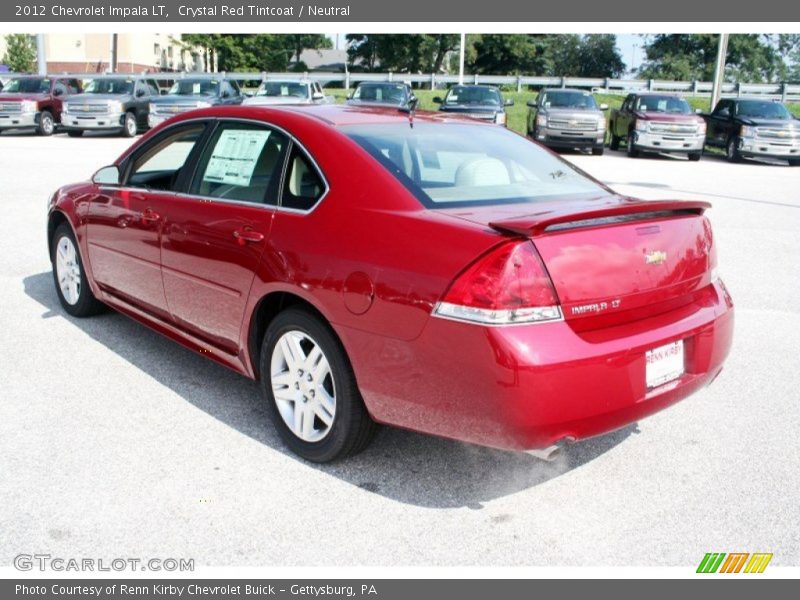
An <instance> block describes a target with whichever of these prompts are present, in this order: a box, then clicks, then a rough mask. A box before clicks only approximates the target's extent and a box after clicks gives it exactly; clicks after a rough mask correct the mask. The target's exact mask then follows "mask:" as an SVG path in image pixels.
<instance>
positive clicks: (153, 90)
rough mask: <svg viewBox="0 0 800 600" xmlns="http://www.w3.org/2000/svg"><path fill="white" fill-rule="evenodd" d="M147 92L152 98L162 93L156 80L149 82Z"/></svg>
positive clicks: (149, 80)
mask: <svg viewBox="0 0 800 600" xmlns="http://www.w3.org/2000/svg"><path fill="white" fill-rule="evenodd" d="M147 91H148V93H149V94H150V95H151V96H158V94H159V93H160V92H159V90H158V84H157V83H156V82H155V80H154V79H148V80H147Z"/></svg>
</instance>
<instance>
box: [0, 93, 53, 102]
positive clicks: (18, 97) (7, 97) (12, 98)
mask: <svg viewBox="0 0 800 600" xmlns="http://www.w3.org/2000/svg"><path fill="white" fill-rule="evenodd" d="M49 97H50V95H49V94H11V93H8V94H6V93H3V92H0V102H22V101H23V100H47V99H48V98H49Z"/></svg>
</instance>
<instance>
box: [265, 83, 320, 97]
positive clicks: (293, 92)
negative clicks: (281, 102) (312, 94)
mask: <svg viewBox="0 0 800 600" xmlns="http://www.w3.org/2000/svg"><path fill="white" fill-rule="evenodd" d="M256 96H269V97H273V96H275V97H281V96H289V97H292V98H303V99H305V98H308V96H309V94H308V84H307V83H297V82H296V81H265V82H264V83H262V84H261V87H259V88H258V91H257V92H256Z"/></svg>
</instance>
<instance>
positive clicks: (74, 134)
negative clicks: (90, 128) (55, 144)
mask: <svg viewBox="0 0 800 600" xmlns="http://www.w3.org/2000/svg"><path fill="white" fill-rule="evenodd" d="M67 135H68V136H69V137H81V136H82V135H83V129H70V130H69V131H67Z"/></svg>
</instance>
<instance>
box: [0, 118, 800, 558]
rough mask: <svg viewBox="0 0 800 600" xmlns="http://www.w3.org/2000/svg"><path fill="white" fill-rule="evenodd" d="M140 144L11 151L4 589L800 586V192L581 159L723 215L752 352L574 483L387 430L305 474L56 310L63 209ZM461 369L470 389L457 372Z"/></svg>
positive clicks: (212, 391)
mask: <svg viewBox="0 0 800 600" xmlns="http://www.w3.org/2000/svg"><path fill="white" fill-rule="evenodd" d="M129 143H130V141H128V140H125V139H121V138H116V137H99V136H86V137H84V138H80V139H71V138H67V137H66V136H64V135H56V136H54V137H52V138H40V137H35V136H33V135H23V134H20V135H8V134H4V135H2V136H0V182H2V184H1V185H0V204H1V205H2V207H3V208H4V215H3V218H2V221H1V222H2V226H1V228H0V231H2V236H0V249H2V253H3V256H4V260H3V261H2V267H0V282H1V283H2V290H3V295H4V300H3V310H2V311H0V331H2V339H3V343H2V344H1V345H0V359H1V360H2V365H3V366H2V370H1V371H0V381H1V382H2V384H1V389H2V390H3V397H4V399H3V401H2V402H0V482H1V483H2V484H1V485H0V540H2V541H1V543H0V566H7V565H10V564H11V561H12V559H13V557H14V556H15V555H17V554H19V553H25V552H27V553H34V552H47V553H49V554H52V555H54V556H63V557H82V556H92V557H109V558H114V557H145V558H146V557H166V556H170V557H186V558H194V559H195V561H196V563H197V565H198V566H204V565H207V566H222V565H235V566H256V565H648V566H655V565H671V566H686V567H692V568H694V566H696V565H697V563H698V562H699V561H700V559H701V558H702V557H703V555H704V554H705V553H706V552H731V551H742V552H772V553H774V555H775V556H774V559H773V562H772V563H771V564H773V565H798V564H800V536H799V535H798V528H797V523H798V522H800V504H799V503H798V502H797V498H798V497H800V469H798V465H800V444H798V442H797V436H798V427H800V409H798V403H799V402H800V372H799V371H798V368H797V366H798V358H797V357H798V349H799V348H800V312H799V311H800V303H798V298H800V258H798V257H800V168H791V167H788V166H785V165H778V164H775V165H768V164H760V163H743V164H729V163H726V162H725V161H723V160H722V159H721V158H716V157H704V158H703V159H702V160H701V161H700V162H696V163H690V162H688V161H686V160H682V159H673V158H667V157H652V158H643V159H630V158H627V157H626V156H625V155H624V153H622V152H610V151H607V152H606V155H605V156H602V157H593V156H588V155H582V154H571V155H568V156H567V158H568V159H569V160H571V161H573V162H574V163H576V164H577V165H578V166H580V167H581V168H583V169H585V170H586V171H588V172H589V173H591V174H592V175H594V176H596V177H598V178H599V179H601V180H602V181H604V182H606V183H608V184H609V185H611V186H612V187H613V188H615V189H617V190H618V191H620V192H623V193H628V194H632V195H637V196H641V197H645V198H649V199H657V198H698V199H705V200H710V201H711V202H713V203H714V208H713V209H712V210H711V211H710V212H709V216H710V218H711V220H712V223H713V225H714V228H715V234H716V238H717V242H718V250H719V258H720V273H721V275H722V277H723V279H724V281H725V282H726V284H727V286H728V288H729V289H730V291H731V294H732V296H733V298H734V302H735V304H736V310H737V314H736V319H737V322H736V335H735V340H734V348H733V351H732V354H731V356H730V358H729V359H728V362H727V365H726V368H725V369H724V371H723V372H722V374H721V375H720V377H719V378H718V379H717V380H716V382H714V384H713V385H712V386H711V387H709V388H707V389H705V390H703V391H702V392H700V393H698V394H696V395H695V396H693V397H691V398H690V399H688V400H686V401H685V402H682V403H680V404H678V405H677V406H675V407H673V408H671V409H669V410H667V411H665V412H662V413H659V414H657V415H655V416H654V417H651V418H649V419H647V420H645V421H643V422H640V423H638V424H637V425H636V426H633V427H629V428H627V429H624V430H622V431H619V432H616V433H614V434H611V435H608V436H605V437H602V438H598V439H594V440H590V441H586V442H583V443H580V444H577V445H575V446H573V447H570V448H568V449H567V451H566V453H565V454H564V455H563V456H562V457H561V458H560V459H559V460H557V461H556V462H554V463H544V462H541V461H539V460H537V459H535V458H533V457H531V456H528V455H525V454H514V453H506V452H500V451H494V450H489V449H485V448H479V447H473V446H469V445H466V444H461V443H457V442H452V441H447V440H442V439H437V438H433V437H428V436H424V435H418V434H414V433H409V432H405V431H400V430H395V429H384V430H382V431H381V433H380V434H379V436H378V438H377V439H376V441H375V443H374V444H373V445H372V446H371V447H370V448H369V449H368V450H367V451H366V452H364V453H363V454H361V455H359V456H357V457H355V458H353V459H351V460H348V461H345V462H341V463H337V464H334V465H330V466H316V465H312V464H308V463H305V462H303V461H301V460H299V459H297V458H296V457H294V456H293V455H292V454H290V453H289V451H288V450H287V449H286V448H285V447H284V446H283V445H282V444H281V442H280V440H279V439H278V437H277V434H276V433H275V432H274V431H273V429H272V427H271V425H270V424H269V422H268V415H267V410H266V408H265V407H264V406H263V405H262V400H261V396H260V394H259V392H258V389H257V386H256V384H254V383H253V382H250V381H248V380H246V379H244V378H241V377H239V376H238V375H235V374H233V373H232V372H229V371H227V370H225V369H224V368H223V367H220V366H218V365H216V364H214V363H212V362H211V361H209V360H207V359H204V358H202V357H201V356H198V355H195V354H193V353H191V352H189V351H188V350H185V349H183V348H181V347H179V346H178V345H176V344H175V343H173V342H170V341H168V340H166V339H164V338H162V337H160V336H159V335H158V334H156V333H154V332H151V331H150V330H148V329H145V328H144V327H142V326H140V325H138V324H136V323H134V322H133V321H131V320H129V319H128V318H126V317H123V316H121V315H119V314H115V313H108V314H105V315H102V316H100V317H96V318H92V319H88V320H76V319H73V318H70V317H67V316H66V315H65V313H64V312H63V311H62V310H61V309H60V307H59V305H58V301H57V298H56V294H55V291H54V288H53V283H52V279H51V275H50V264H49V260H48V257H47V250H46V239H45V214H46V213H45V211H46V202H47V199H48V198H49V196H50V194H51V193H52V192H53V191H54V190H55V189H56V188H57V187H58V186H59V185H62V184H64V183H68V182H72V181H75V180H80V179H85V178H88V177H89V176H90V175H91V173H92V172H93V171H94V170H96V169H97V168H98V167H100V166H103V165H105V164H107V163H110V162H112V161H113V160H114V159H115V158H116V156H117V155H118V154H119V153H120V152H121V151H122V150H123V149H124V148H125V147H126V146H127V145H128V144H129ZM453 368H454V369H458V365H453Z"/></svg>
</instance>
